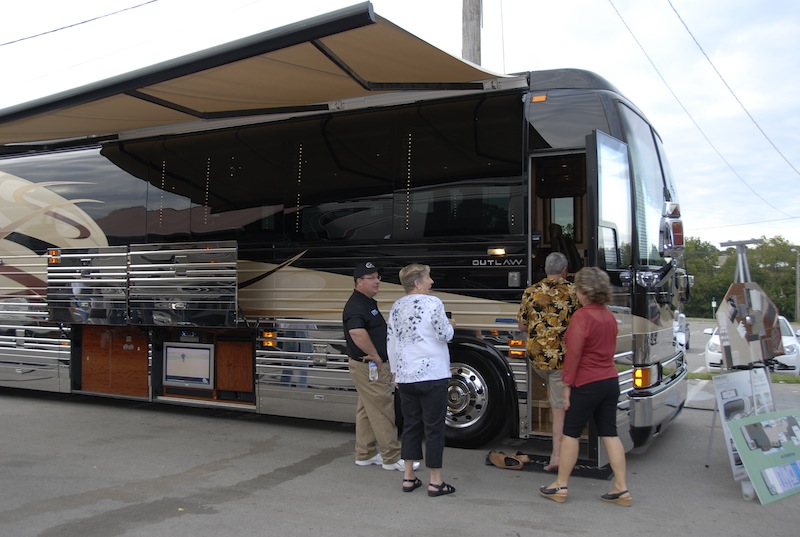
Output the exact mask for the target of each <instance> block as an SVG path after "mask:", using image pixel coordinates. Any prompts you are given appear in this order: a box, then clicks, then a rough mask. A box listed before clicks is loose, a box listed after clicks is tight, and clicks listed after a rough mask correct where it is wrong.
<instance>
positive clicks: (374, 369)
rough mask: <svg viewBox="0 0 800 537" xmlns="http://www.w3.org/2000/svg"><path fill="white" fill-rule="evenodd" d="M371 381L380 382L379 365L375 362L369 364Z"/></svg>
mask: <svg viewBox="0 0 800 537" xmlns="http://www.w3.org/2000/svg"><path fill="white" fill-rule="evenodd" d="M369 380H370V381H376V380H378V364H376V363H375V362H370V363H369Z"/></svg>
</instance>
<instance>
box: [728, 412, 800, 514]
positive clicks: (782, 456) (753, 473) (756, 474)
mask: <svg viewBox="0 0 800 537" xmlns="http://www.w3.org/2000/svg"><path fill="white" fill-rule="evenodd" d="M728 426H729V428H730V431H731V436H732V438H733V442H734V444H735V445H736V449H737V450H738V452H739V456H740V457H741V460H742V462H743V463H744V467H745V468H746V470H747V474H748V476H749V477H750V481H751V482H752V483H753V487H754V488H755V489H756V494H758V499H759V501H761V503H762V504H766V503H771V502H774V501H776V500H780V499H782V498H786V497H787V496H791V495H793V494H797V493H798V492H800V408H796V409H792V410H783V411H779V412H769V413H767V414H762V415H758V416H750V417H746V418H742V419H737V420H732V421H730V422H729V423H728Z"/></svg>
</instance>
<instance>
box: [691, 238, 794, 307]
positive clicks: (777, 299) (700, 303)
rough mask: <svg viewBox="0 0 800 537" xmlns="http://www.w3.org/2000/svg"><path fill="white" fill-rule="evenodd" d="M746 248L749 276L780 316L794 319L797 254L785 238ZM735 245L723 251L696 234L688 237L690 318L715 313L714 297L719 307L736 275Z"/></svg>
mask: <svg viewBox="0 0 800 537" xmlns="http://www.w3.org/2000/svg"><path fill="white" fill-rule="evenodd" d="M761 240H762V241H763V242H762V243H761V244H758V245H753V246H748V247H747V261H748V266H749V268H750V279H751V280H752V281H754V282H756V283H757V284H758V285H759V286H760V287H761V289H763V290H764V292H765V293H766V294H767V296H769V297H770V299H771V300H772V301H773V302H774V303H775V306H777V308H778V311H780V313H781V315H783V316H785V317H786V318H788V319H790V320H795V319H796V316H795V297H796V296H797V295H796V293H797V289H796V288H795V281H796V280H795V278H796V275H795V264H796V262H797V255H796V254H795V253H793V252H792V248H798V247H797V246H796V245H792V244H790V243H789V242H788V241H787V240H786V239H784V238H783V237H780V236H778V237H773V238H771V239H767V238H766V237H762V239H761ZM737 263H738V261H737V253H736V249H735V248H732V247H731V248H727V249H726V250H724V251H722V250H719V249H718V248H716V247H715V246H714V245H713V244H711V243H708V242H705V241H702V240H701V239H698V238H695V237H689V238H688V239H687V240H686V270H687V272H688V273H689V274H691V275H692V276H694V286H693V287H692V289H691V298H690V299H689V302H688V303H687V304H686V314H687V315H688V316H689V317H705V318H709V317H711V316H712V307H711V301H712V299H714V300H716V302H717V305H718V306H719V304H720V302H721V301H722V298H723V297H724V296H725V293H727V292H728V288H729V287H730V285H731V284H732V283H733V281H734V278H735V275H736V266H737Z"/></svg>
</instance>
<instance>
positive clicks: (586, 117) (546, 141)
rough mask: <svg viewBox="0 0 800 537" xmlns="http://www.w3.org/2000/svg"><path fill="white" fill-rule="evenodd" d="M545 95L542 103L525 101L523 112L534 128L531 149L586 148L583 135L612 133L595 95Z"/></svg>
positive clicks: (584, 93)
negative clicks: (594, 132) (599, 132)
mask: <svg viewBox="0 0 800 537" xmlns="http://www.w3.org/2000/svg"><path fill="white" fill-rule="evenodd" d="M546 96H547V99H546V100H545V101H543V102H535V103H533V102H529V103H528V104H527V108H526V115H527V117H528V121H529V122H530V123H531V126H532V128H533V131H534V132H533V133H532V135H531V136H530V140H531V149H534V150H538V149H552V148H560V149H574V148H580V147H586V135H587V134H589V133H591V132H592V131H593V130H599V131H603V132H609V133H613V132H614V131H613V130H610V128H609V125H608V119H607V118H606V114H605V110H604V109H603V103H602V101H601V100H600V96H599V95H598V94H596V93H586V92H577V91H569V90H561V91H559V90H553V91H548V92H547V93H546ZM529 101H530V99H529Z"/></svg>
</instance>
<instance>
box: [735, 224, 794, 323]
mask: <svg viewBox="0 0 800 537" xmlns="http://www.w3.org/2000/svg"><path fill="white" fill-rule="evenodd" d="M761 239H762V240H763V242H762V243H761V244H759V245H757V246H755V247H754V248H752V249H749V250H748V252H747V257H748V260H749V262H750V276H751V279H752V280H753V281H754V282H756V283H757V284H758V285H759V286H761V289H763V290H764V292H765V293H766V294H767V296H768V297H769V298H770V299H771V300H772V302H773V303H774V304H775V306H776V307H777V308H778V311H779V312H780V313H781V315H783V316H784V317H786V318H787V319H790V320H793V319H795V311H794V308H795V296H796V294H795V293H796V292H797V290H796V289H795V272H794V271H795V267H794V265H795V263H796V259H797V258H796V256H795V254H793V253H792V248H796V246H794V245H792V244H790V243H789V242H788V241H787V240H786V239H784V238H783V237H781V236H777V237H773V238H771V239H767V238H766V237H762V238H761Z"/></svg>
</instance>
